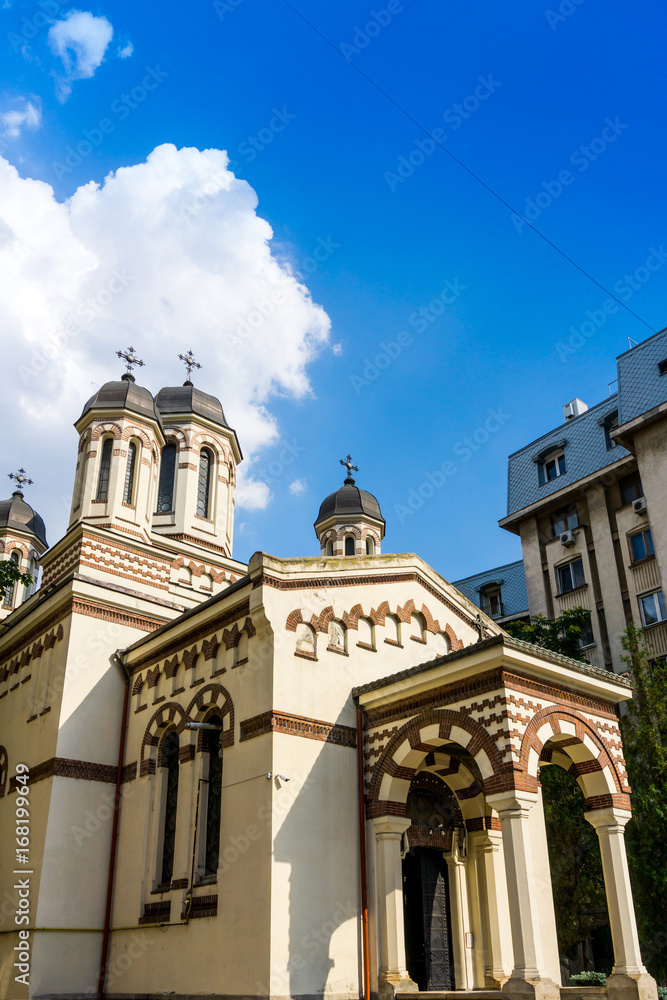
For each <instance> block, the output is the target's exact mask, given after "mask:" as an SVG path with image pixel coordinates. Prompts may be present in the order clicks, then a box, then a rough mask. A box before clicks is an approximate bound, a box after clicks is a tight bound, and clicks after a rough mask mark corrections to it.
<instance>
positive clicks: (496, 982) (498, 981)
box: [484, 970, 509, 990]
mask: <svg viewBox="0 0 667 1000" xmlns="http://www.w3.org/2000/svg"><path fill="white" fill-rule="evenodd" d="M508 979H509V975H508V974H507V973H506V972H500V971H495V970H494V971H493V972H485V973H484V989H485V990H502V988H503V984H504V983H506V982H507V980H508Z"/></svg>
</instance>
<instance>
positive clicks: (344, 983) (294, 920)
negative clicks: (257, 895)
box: [264, 710, 362, 997]
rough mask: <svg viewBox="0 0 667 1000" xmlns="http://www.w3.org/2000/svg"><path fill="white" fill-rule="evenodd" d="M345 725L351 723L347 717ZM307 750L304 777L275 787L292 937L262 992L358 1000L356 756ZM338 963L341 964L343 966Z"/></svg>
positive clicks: (348, 751)
mask: <svg viewBox="0 0 667 1000" xmlns="http://www.w3.org/2000/svg"><path fill="white" fill-rule="evenodd" d="M340 718H341V717H340V716H339V719H340ZM346 718H347V720H348V721H349V718H350V712H349V710H348V711H347V713H346ZM285 739H290V740H294V737H285ZM297 739H299V738H298V737H297ZM302 742H303V743H306V742H307V743H308V750H307V751H305V752H304V754H303V759H304V764H305V761H306V760H308V759H310V760H311V761H312V764H311V766H310V769H309V770H307V769H306V768H307V765H306V766H304V769H303V773H302V774H301V775H288V776H289V777H290V778H291V780H290V782H289V784H284V783H283V782H281V780H280V778H275V779H274V780H275V781H276V785H277V786H280V787H281V792H282V793H283V794H285V795H286V796H289V803H290V804H289V808H288V810H287V811H286V813H285V815H284V819H283V822H282V825H281V827H280V830H279V831H278V833H277V835H276V838H275V842H274V858H275V861H276V862H277V863H278V866H279V867H278V869H277V871H276V870H275V869H274V877H273V891H274V893H275V892H276V890H277V891H278V892H280V891H283V892H284V893H285V905H286V908H287V912H286V914H285V917H286V925H287V930H286V936H285V938H284V939H282V941H281V949H278V948H277V947H276V948H273V949H272V953H273V954H272V965H271V982H270V987H271V988H270V990H269V989H268V988H267V989H266V990H265V991H264V992H265V993H266V995H278V996H292V997H297V996H299V995H301V994H310V995H311V996H312V995H313V994H316V993H319V994H322V993H323V992H324V991H325V990H326V991H327V992H328V993H336V994H349V995H351V996H354V997H358V996H359V995H360V990H361V983H362V975H361V965H360V963H361V956H360V937H359V934H360V929H359V913H360V889H359V847H358V845H359V834H358V828H359V824H358V818H357V808H358V805H357V801H358V800H357V751H356V748H355V747H351V746H340V745H336V744H332V743H324V742H321V743H320V742H317V741H315V740H308V741H305V740H303V741H302ZM304 750H305V748H304ZM308 751H310V752H308ZM313 751H314V754H313ZM313 756H314V758H315V759H314V760H313ZM293 782H294V783H297V787H293ZM274 801H275V802H276V807H274V814H278V815H279V814H280V811H281V807H280V805H279V803H280V793H278V794H277V797H276V799H275V800H274ZM287 865H289V878H286V877H285V876H283V875H282V874H281V873H280V866H282V867H283V869H284V870H285V868H284V866H287ZM277 875H278V877H276V876H277ZM278 905H279V904H278ZM276 915H277V914H275V913H274V920H275V918H276ZM273 933H274V934H275V926H274V931H273ZM334 935H335V936H336V938H337V940H336V944H335V949H332V938H333V937H334ZM335 955H338V956H340V957H339V959H338V961H336V959H335V957H334V956H335ZM267 985H268V984H267Z"/></svg>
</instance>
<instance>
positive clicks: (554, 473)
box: [544, 452, 565, 483]
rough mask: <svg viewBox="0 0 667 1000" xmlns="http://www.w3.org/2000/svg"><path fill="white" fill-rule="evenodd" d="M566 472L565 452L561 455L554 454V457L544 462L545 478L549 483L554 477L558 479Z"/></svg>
mask: <svg viewBox="0 0 667 1000" xmlns="http://www.w3.org/2000/svg"><path fill="white" fill-rule="evenodd" d="M564 472H565V455H564V453H563V452H561V453H560V455H554V456H553V458H547V459H546V460H545V462H544V478H545V480H546V482H547V483H550V482H551V481H552V480H553V479H558V477H559V476H562V475H563V473H564Z"/></svg>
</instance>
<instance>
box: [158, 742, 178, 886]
mask: <svg viewBox="0 0 667 1000" xmlns="http://www.w3.org/2000/svg"><path fill="white" fill-rule="evenodd" d="M162 762H163V766H164V767H165V768H166V771H167V775H166V783H167V789H166V802H165V811H164V837H163V840H162V869H161V873H160V884H161V885H167V884H168V883H170V882H171V876H172V875H173V872H174V844H175V841H176V810H177V807H178V767H179V765H178V734H177V733H168V734H167V736H165V738H164V743H163V745H162Z"/></svg>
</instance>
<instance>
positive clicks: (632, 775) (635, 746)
mask: <svg viewBox="0 0 667 1000" xmlns="http://www.w3.org/2000/svg"><path fill="white" fill-rule="evenodd" d="M622 643H623V648H624V649H625V651H626V654H627V655H626V656H624V657H623V659H624V660H625V662H626V663H627V664H628V667H629V669H630V671H631V676H632V681H633V686H634V694H633V697H632V699H631V700H630V701H628V702H627V712H626V713H625V714H624V715H623V716H622V718H621V730H622V734H623V746H624V751H625V761H626V766H627V769H628V778H629V780H630V787H631V788H632V814H633V818H632V820H631V821H630V823H629V824H628V826H627V834H626V841H627V845H628V861H629V865H630V874H631V876H632V883H633V891H634V898H635V906H636V910H637V922H638V924H639V935H640V939H641V943H642V956H643V958H644V962H645V963H646V965H647V967H648V969H649V972H650V973H651V974H652V975H653V976H655V978H656V979H657V981H658V982H659V983H662V984H663V985H665V984H667V916H666V910H665V900H667V663H666V662H665V659H664V658H656V657H655V652H654V651H653V648H652V646H651V644H650V640H648V639H647V637H646V635H645V633H644V632H643V631H642V629H639V628H637V626H636V625H634V624H631V625H629V626H628V628H627V629H626V630H625V633H624V635H623V638H622Z"/></svg>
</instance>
